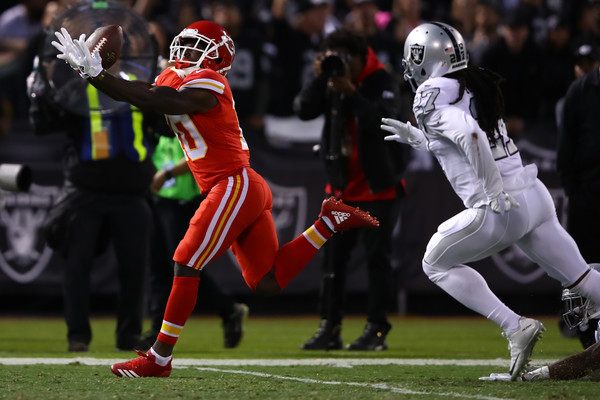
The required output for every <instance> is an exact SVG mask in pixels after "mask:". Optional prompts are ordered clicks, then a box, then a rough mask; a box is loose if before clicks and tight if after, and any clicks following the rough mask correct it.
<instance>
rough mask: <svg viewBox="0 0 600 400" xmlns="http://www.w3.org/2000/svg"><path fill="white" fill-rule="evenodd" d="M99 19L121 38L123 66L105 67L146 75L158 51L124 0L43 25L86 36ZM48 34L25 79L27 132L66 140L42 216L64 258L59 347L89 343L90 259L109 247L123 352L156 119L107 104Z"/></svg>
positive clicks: (131, 340)
mask: <svg viewBox="0 0 600 400" xmlns="http://www.w3.org/2000/svg"><path fill="white" fill-rule="evenodd" d="M109 23H118V24H120V25H121V26H122V28H123V30H124V33H125V38H126V39H125V40H126V42H125V44H124V54H123V56H124V58H125V59H127V63H118V64H115V66H113V67H112V68H114V69H113V70H114V71H116V72H117V73H120V74H122V75H127V76H129V77H130V79H131V78H134V77H138V78H142V79H143V78H146V79H149V78H150V79H151V78H153V77H154V71H155V68H156V60H157V58H158V54H157V53H156V49H155V48H154V47H153V46H152V39H151V36H150V34H149V30H148V26H147V24H146V22H145V21H144V20H143V19H142V18H141V17H139V16H138V15H137V14H135V13H134V12H133V11H132V10H131V9H130V8H129V7H128V6H125V5H122V4H120V3H117V2H110V3H108V5H107V6H106V7H104V8H94V7H93V6H92V1H90V0H84V1H81V2H78V3H76V4H74V5H73V6H72V7H70V8H66V9H65V10H64V12H63V13H61V14H60V15H58V16H57V17H56V19H55V20H54V25H51V26H50V27H49V31H50V32H53V31H54V30H55V29H59V28H60V27H61V26H65V27H68V28H69V29H71V30H72V31H73V32H76V33H77V34H78V35H79V33H84V32H85V33H86V34H90V33H91V32H92V31H93V30H94V29H95V28H98V27H99V26H103V25H108V24H109ZM52 38H53V35H51V36H50V35H49V37H46V38H44V40H43V43H42V50H41V52H40V62H39V68H40V70H38V71H34V74H33V76H32V79H31V80H30V82H31V83H32V85H33V86H32V87H31V88H30V93H32V96H31V97H30V100H31V108H30V111H31V118H30V119H31V121H32V123H33V125H34V128H35V130H36V132H37V133H39V134H45V133H50V132H48V131H49V130H51V129H54V131H59V132H64V133H66V135H67V137H68V139H69V146H68V148H67V149H66V152H65V156H64V166H65V170H64V174H65V183H64V187H63V192H62V194H61V196H60V198H59V199H58V200H57V202H56V204H54V205H53V208H52V209H51V210H50V213H49V215H48V220H47V221H46V227H47V236H46V237H47V239H48V244H49V245H50V247H52V248H53V249H54V250H56V252H57V253H58V254H60V255H61V256H62V257H63V259H64V266H65V270H64V282H63V287H64V312H65V319H66V323H67V339H68V350H69V351H71V352H86V351H88V349H89V344H90V342H91V340H92V330H91V326H90V320H89V318H90V296H91V293H90V274H91V269H92V265H93V262H94V259H95V257H96V256H97V255H99V254H101V253H103V252H104V251H105V250H106V249H107V248H108V247H109V245H112V249H114V254H115V256H116V260H117V267H118V269H117V273H118V275H117V276H116V277H114V279H116V280H118V283H119V296H118V302H117V327H116V333H115V335H116V348H117V349H119V350H131V349H133V348H134V347H135V346H137V345H138V344H139V340H140V334H141V331H142V317H143V315H144V312H143V301H144V293H143V289H144V280H145V276H146V265H147V263H148V254H149V251H150V249H149V242H150V231H151V227H152V225H151V220H152V219H151V209H150V191H149V187H150V182H151V181H152V177H153V175H154V172H155V171H156V169H155V167H154V164H153V163H152V151H153V149H154V134H155V133H154V131H153V130H152V127H153V126H155V122H154V121H155V119H156V118H159V117H160V116H159V115H158V114H153V113H142V111H140V110H139V109H137V108H135V107H130V106H129V105H128V104H124V103H118V102H114V101H112V100H111V99H109V98H108V96H106V95H104V94H103V93H101V92H99V91H98V90H96V89H95V88H94V87H93V86H92V85H89V84H87V82H85V81H82V80H81V78H80V77H79V76H78V75H77V73H75V72H74V71H72V70H71V68H69V67H68V66H67V65H65V64H64V63H62V62H60V61H58V60H56V58H55V54H56V51H55V50H54V49H53V47H52V46H51V45H50V41H51V40H52ZM127 38H130V39H131V42H129V41H128V39H127ZM134 39H135V40H134ZM134 42H135V43H139V44H140V48H134V47H133V46H132V45H131V44H130V43H134ZM146 52H147V53H146ZM42 69H43V71H44V74H43V75H40V72H41V70H42ZM143 74H147V75H146V76H144V75H143ZM50 82H52V84H50ZM61 88H62V89H63V90H62V91H61ZM72 105H76V107H77V108H74V107H75V106H73V107H72ZM44 109H46V110H47V111H46V112H44V111H43V110H44Z"/></svg>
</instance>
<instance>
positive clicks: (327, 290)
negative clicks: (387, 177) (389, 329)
mask: <svg viewBox="0 0 600 400" xmlns="http://www.w3.org/2000/svg"><path fill="white" fill-rule="evenodd" d="M344 202H345V203H346V204H348V205H351V206H353V207H360V209H361V210H367V211H370V212H371V215H373V216H375V217H377V219H378V220H379V222H380V226H379V228H377V229H368V228H359V229H350V230H348V231H345V232H342V233H338V234H336V235H335V236H334V237H333V238H331V239H329V240H328V241H327V243H325V245H324V246H323V251H324V265H323V278H322V282H321V293H320V298H319V313H320V315H321V318H322V319H327V320H331V321H333V322H334V323H339V322H341V321H342V317H343V314H344V303H345V296H346V293H345V291H346V274H347V267H348V261H349V259H350V256H351V255H352V254H351V253H352V251H353V249H354V248H355V247H356V246H363V247H364V250H365V255H366V260H365V261H366V268H367V273H368V304H367V320H368V321H369V322H373V323H384V322H386V321H387V313H388V312H389V311H390V309H391V306H392V304H393V303H392V302H393V299H394V297H393V293H394V287H395V284H394V282H393V279H392V267H391V249H392V231H393V229H394V226H395V224H396V219H397V216H398V212H399V209H398V202H397V201H395V200H380V201H372V202H356V203H352V202H346V201H344Z"/></svg>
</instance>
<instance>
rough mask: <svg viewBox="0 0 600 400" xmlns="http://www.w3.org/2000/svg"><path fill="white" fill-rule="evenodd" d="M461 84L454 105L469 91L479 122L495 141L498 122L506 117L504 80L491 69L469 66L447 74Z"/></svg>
mask: <svg viewBox="0 0 600 400" xmlns="http://www.w3.org/2000/svg"><path fill="white" fill-rule="evenodd" d="M446 77H448V78H453V79H456V80H457V81H458V83H459V84H460V89H459V92H458V98H457V99H456V100H454V101H453V102H452V104H456V103H458V102H459V101H460V100H461V99H462V98H463V95H464V93H465V89H468V90H469V91H470V92H471V93H473V98H474V99H475V111H476V112H477V116H476V117H477V122H478V123H479V126H480V127H481V129H482V130H483V131H484V132H485V133H486V135H487V136H488V138H490V139H493V138H494V136H495V132H496V130H497V129H498V120H499V119H501V118H502V117H503V116H504V96H503V95H502V90H501V89H500V82H501V81H502V80H503V78H502V77H501V76H500V75H499V74H497V73H496V72H493V71H490V70H489V69H484V68H479V67H473V66H469V67H467V68H465V69H461V70H460V71H456V72H452V73H450V74H447V75H446Z"/></svg>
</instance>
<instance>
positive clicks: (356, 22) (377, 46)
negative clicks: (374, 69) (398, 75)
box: [343, 0, 402, 73]
mask: <svg viewBox="0 0 600 400" xmlns="http://www.w3.org/2000/svg"><path fill="white" fill-rule="evenodd" d="M389 18H391V15H390V14H389V13H384V12H382V11H381V10H380V9H379V6H378V4H377V1H375V0H354V3H353V5H352V8H351V10H350V12H349V13H348V15H346V18H345V19H344V21H343V25H344V27H346V28H348V29H350V30H353V31H355V32H358V33H360V34H361V35H362V36H364V37H365V38H366V39H367V42H368V44H369V46H370V47H371V49H373V51H374V52H375V54H376V55H377V59H378V60H379V61H381V62H382V63H383V65H385V66H386V69H387V70H388V71H389V72H391V73H393V72H394V71H401V70H402V64H401V63H400V62H398V61H400V60H401V59H402V47H401V46H400V44H399V43H398V42H397V41H395V40H393V39H392V37H391V36H390V35H389V34H388V33H387V32H385V31H384V28H385V26H386V25H387V24H388V23H389Z"/></svg>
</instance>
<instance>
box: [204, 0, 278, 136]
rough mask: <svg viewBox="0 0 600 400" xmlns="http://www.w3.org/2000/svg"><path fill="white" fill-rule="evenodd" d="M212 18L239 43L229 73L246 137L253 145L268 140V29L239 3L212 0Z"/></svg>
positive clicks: (237, 1)
mask: <svg viewBox="0 0 600 400" xmlns="http://www.w3.org/2000/svg"><path fill="white" fill-rule="evenodd" d="M208 10H209V13H208V15H209V17H210V18H211V19H212V20H213V21H215V22H216V23H217V24H219V25H221V26H222V27H224V28H225V29H226V30H227V32H229V34H230V35H231V38H232V39H233V41H234V42H235V68H232V70H231V71H230V72H229V73H228V74H227V80H228V81H229V85H230V86H231V91H232V93H233V98H234V99H235V109H236V111H237V114H238V118H239V120H240V126H241V127H242V130H243V132H244V137H245V138H246V140H248V141H249V143H250V145H253V144H257V145H258V144H259V143H262V142H263V140H264V115H265V112H266V109H267V100H268V98H269V88H270V85H269V82H268V80H267V79H266V75H265V67H264V64H265V57H266V56H265V54H264V49H263V46H264V43H265V36H264V27H263V26H261V25H259V24H258V23H257V22H256V21H255V20H254V19H252V18H250V16H247V15H245V14H244V9H243V8H242V6H241V4H240V2H239V0H212V1H210V2H209V3H208Z"/></svg>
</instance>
